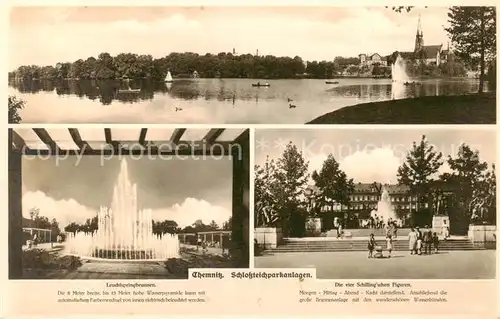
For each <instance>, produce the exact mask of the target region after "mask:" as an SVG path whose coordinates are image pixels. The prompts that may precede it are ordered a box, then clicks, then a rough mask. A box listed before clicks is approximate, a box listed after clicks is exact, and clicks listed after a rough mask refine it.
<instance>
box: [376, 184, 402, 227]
mask: <svg viewBox="0 0 500 319" xmlns="http://www.w3.org/2000/svg"><path fill="white" fill-rule="evenodd" d="M377 214H378V216H380V217H382V220H383V221H384V222H385V223H387V221H388V220H389V218H390V219H392V220H394V221H396V220H397V218H396V214H395V213H394V209H393V208H392V204H391V198H390V196H389V192H388V191H387V189H386V188H385V187H383V188H382V196H381V197H380V200H379V202H378V204H377Z"/></svg>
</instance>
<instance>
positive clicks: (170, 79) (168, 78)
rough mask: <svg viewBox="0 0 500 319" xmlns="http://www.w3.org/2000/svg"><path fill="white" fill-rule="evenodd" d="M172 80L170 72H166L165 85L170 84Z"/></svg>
mask: <svg viewBox="0 0 500 319" xmlns="http://www.w3.org/2000/svg"><path fill="white" fill-rule="evenodd" d="M172 82H174V80H173V79H172V74H170V71H168V72H167V76H166V77H165V83H172Z"/></svg>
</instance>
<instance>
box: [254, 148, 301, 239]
mask: <svg viewBox="0 0 500 319" xmlns="http://www.w3.org/2000/svg"><path fill="white" fill-rule="evenodd" d="M308 166H309V163H308V162H306V160H305V159H304V156H303V155H302V153H300V152H299V150H298V149H297V146H295V145H293V144H292V143H291V142H290V143H289V144H288V145H287V146H286V148H285V150H284V152H283V154H282V156H281V157H280V158H279V159H278V160H277V161H276V162H272V161H271V162H269V161H268V162H267V163H266V167H264V168H260V167H256V176H255V184H256V186H255V201H256V205H257V207H256V209H257V211H258V212H256V213H257V217H258V218H259V219H261V220H260V221H258V223H260V225H265V224H266V223H267V224H268V223H269V222H272V224H273V226H278V227H281V228H282V229H283V232H284V233H285V234H287V235H290V234H293V233H294V232H296V231H298V230H297V229H296V227H295V225H298V224H299V221H300V220H302V219H303V218H305V216H299V215H300V213H299V206H300V204H302V203H303V201H304V198H305V197H304V195H305V188H306V185H307V181H308V178H309V174H308ZM269 215H270V218H269V217H266V216H269ZM300 223H301V224H302V226H304V223H303V222H300Z"/></svg>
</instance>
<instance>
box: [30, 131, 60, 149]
mask: <svg viewBox="0 0 500 319" xmlns="http://www.w3.org/2000/svg"><path fill="white" fill-rule="evenodd" d="M33 131H34V132H35V134H36V135H37V136H38V138H39V139H40V140H41V141H42V142H43V143H45V145H47V147H48V148H49V149H50V150H52V151H53V152H56V153H58V152H60V151H61V149H60V148H59V146H57V143H56V142H54V140H53V139H52V137H50V134H49V133H48V132H47V130H46V129H44V128H34V129H33Z"/></svg>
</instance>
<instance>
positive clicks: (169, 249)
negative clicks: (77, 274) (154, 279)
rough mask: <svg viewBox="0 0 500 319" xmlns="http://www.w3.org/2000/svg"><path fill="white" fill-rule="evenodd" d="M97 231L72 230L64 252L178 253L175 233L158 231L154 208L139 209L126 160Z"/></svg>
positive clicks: (143, 256)
mask: <svg viewBox="0 0 500 319" xmlns="http://www.w3.org/2000/svg"><path fill="white" fill-rule="evenodd" d="M97 224H98V228H97V231H95V232H94V233H84V232H77V233H76V234H73V233H70V234H69V235H68V236H67V239H66V245H65V253H67V254H71V255H78V256H82V257H88V258H104V259H121V260H165V259H169V258H177V257H179V249H180V244H179V239H178V238H177V235H176V234H164V235H155V234H154V233H153V220H152V215H151V210H149V209H145V210H138V209H137V185H136V184H132V183H131V182H130V180H129V176H128V170H127V162H126V160H123V161H122V162H121V165H120V173H119V175H118V180H117V182H116V184H115V186H114V189H113V199H112V202H111V209H109V208H107V207H104V206H101V207H100V209H99V212H98V214H97Z"/></svg>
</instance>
